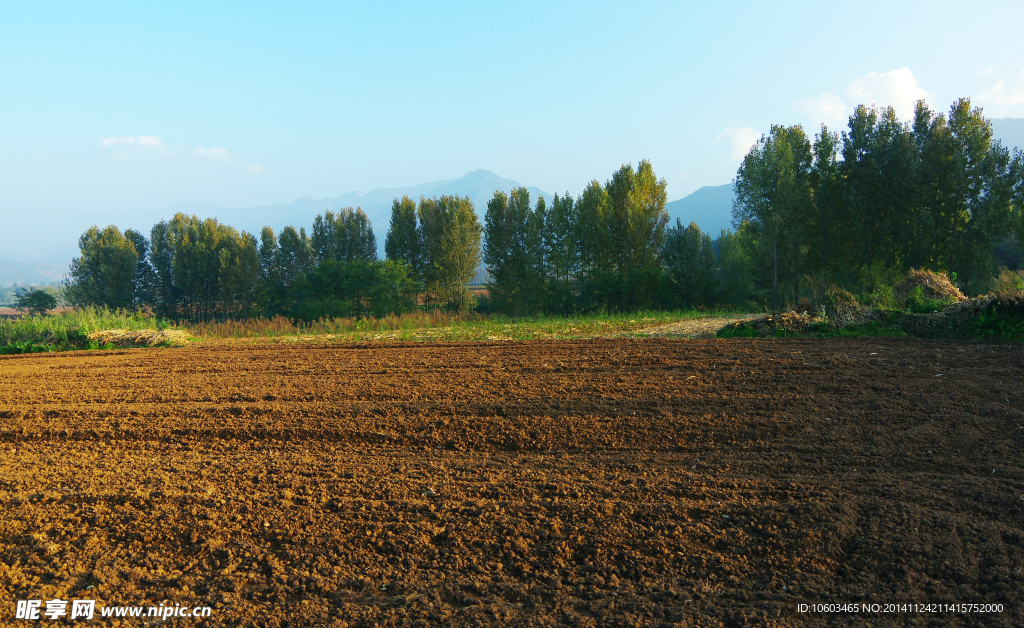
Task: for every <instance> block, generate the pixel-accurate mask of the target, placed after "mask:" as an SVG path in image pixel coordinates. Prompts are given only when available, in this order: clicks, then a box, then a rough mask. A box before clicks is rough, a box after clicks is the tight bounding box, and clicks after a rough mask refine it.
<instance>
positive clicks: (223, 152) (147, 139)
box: [100, 135, 263, 174]
mask: <svg viewBox="0 0 1024 628" xmlns="http://www.w3.org/2000/svg"><path fill="white" fill-rule="evenodd" d="M100 148H103V149H110V148H119V149H120V150H119V151H118V152H117V153H116V155H115V159H118V160H120V159H124V158H126V157H131V156H132V155H133V154H135V155H139V154H141V153H139V151H137V150H136V149H137V148H145V149H150V150H153V151H156V152H158V153H160V154H161V155H172V156H175V157H176V158H187V157H188V156H189V155H191V156H193V157H199V158H201V159H212V160H214V161H218V162H220V163H222V164H225V165H229V166H237V167H240V168H241V169H242V171H243V172H248V173H250V174H263V166H257V165H248V164H245V163H243V162H242V161H241V160H240V159H238V158H237V157H235V156H234V155H232V154H231V153H229V152H228V150H227V149H226V148H219V147H218V148H205V147H203V146H199V147H198V148H194V149H192V151H191V152H189V151H182V150H175V151H170V150H167V149H166V148H164V144H163V142H162V141H161V140H160V138H159V137H157V136H155V135H137V136H130V135H129V136H125V137H107V138H104V139H102V140H100Z"/></svg>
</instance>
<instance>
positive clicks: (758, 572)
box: [0, 339, 1024, 627]
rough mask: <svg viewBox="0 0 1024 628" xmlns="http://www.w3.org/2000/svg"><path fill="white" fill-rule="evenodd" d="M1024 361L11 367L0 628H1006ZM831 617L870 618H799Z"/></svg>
mask: <svg viewBox="0 0 1024 628" xmlns="http://www.w3.org/2000/svg"><path fill="white" fill-rule="evenodd" d="M1022 375H1024V352H1022V351H1021V348H1020V347H1019V346H996V345H984V344H971V343H953V342H926V341H919V340H881V341H879V340H843V341H840V340H817V341H811V340H773V341H719V340H687V341H677V340H665V339H652V340H588V341H564V342H540V341H538V342H518V343H513V342H505V343H493V344H481V343H467V344H461V345H460V344H438V345H423V344H410V345H398V344H374V345H363V346H351V345H348V346H339V345H329V346H328V345H315V344H295V345H276V346H275V345H261V344H253V343H245V344H243V343H229V342H224V343H205V344H203V345H201V346H196V347H189V348H185V349H154V350H123V351H110V352H90V353H85V352H80V353H75V354H63V355H57V354H48V355H29V356H11V357H3V358H0V600H4V601H3V602H2V603H0V624H13V623H15V620H14V613H15V601H16V600H24V599H41V600H43V601H44V605H45V600H48V599H51V598H54V597H60V598H61V599H65V600H66V599H96V600H97V601H98V606H100V607H102V606H105V605H131V604H139V605H149V604H159V603H160V602H165V601H166V602H169V603H170V604H174V603H179V604H183V605H188V606H197V605H205V606H211V607H212V608H213V610H212V615H211V617H209V618H207V619H203V620H193V619H181V620H179V622H178V625H195V626H199V625H252V626H257V625H260V626H305V625H326V626H353V627H354V626H374V625H396V626H472V625H488V626H491V625H513V626H557V625H574V626H715V625H722V626H737V627H740V626H747V625H749V626H831V625H847V624H854V623H858V624H860V625H875V626H905V625H949V626H961V625H979V626H1020V625H1024V579H1022V569H1024V546H1022V543H1024V458H1022V456H1021V453H1020V452H1021V451H1022V445H1024V413H1022V412H1021V408H1024V387H1022V386H1021V385H1020V382H1021V381H1022ZM842 603H847V604H858V605H862V604H879V605H880V610H879V612H872V611H869V612H865V611H863V610H859V611H858V612H856V613H851V612H835V613H824V612H804V613H801V612H800V611H799V608H800V607H799V605H800V604H842ZM896 603H899V604H941V605H943V606H941V607H933V608H929V609H928V610H932V611H935V612H930V613H921V612H914V611H913V609H911V610H909V611H908V610H899V609H897V610H895V611H892V610H891V608H890V609H889V610H890V612H885V610H886V609H887V607H886V606H885V605H886V604H896ZM953 603H958V604H1001V605H1002V611H1001V612H992V613H985V614H983V613H977V612H974V613H963V612H958V611H962V610H964V609H963V608H952V607H947V606H945V605H946V604H953ZM936 609H937V610H936ZM97 615H98V612H97ZM65 619H66V618H65ZM103 621H104V620H101V619H100V618H99V617H98V616H97V618H96V619H95V620H94V621H93V622H87V623H85V624H84V625H102V623H103ZM145 621H146V620H144V619H140V620H123V622H122V625H125V626H135V625H138V626H142V625H145ZM149 621H150V622H151V620H149ZM17 623H19V624H21V622H17ZM22 625H27V624H22Z"/></svg>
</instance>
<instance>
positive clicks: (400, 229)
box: [384, 196, 423, 280]
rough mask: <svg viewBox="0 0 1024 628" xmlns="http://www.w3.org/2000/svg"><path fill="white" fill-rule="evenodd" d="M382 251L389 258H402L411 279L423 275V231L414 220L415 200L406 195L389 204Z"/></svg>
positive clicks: (418, 278)
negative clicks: (386, 228)
mask: <svg viewBox="0 0 1024 628" xmlns="http://www.w3.org/2000/svg"><path fill="white" fill-rule="evenodd" d="M384 253H385V254H386V255H387V258H388V259H390V260H395V261H397V260H403V261H405V263H407V264H408V265H409V268H410V275H411V277H412V278H413V279H416V280H420V279H422V277H423V233H422V231H421V229H420V227H419V225H418V224H417V222H416V202H415V201H413V200H412V199H411V198H409V197H408V196H403V197H402V198H401V199H397V198H396V199H395V200H394V202H393V203H392V204H391V224H390V225H389V227H388V235H387V237H386V238H385V239H384Z"/></svg>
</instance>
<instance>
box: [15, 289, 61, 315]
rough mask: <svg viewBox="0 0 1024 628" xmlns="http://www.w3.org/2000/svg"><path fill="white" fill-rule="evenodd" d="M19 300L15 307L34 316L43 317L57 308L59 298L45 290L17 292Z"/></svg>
mask: <svg viewBox="0 0 1024 628" xmlns="http://www.w3.org/2000/svg"><path fill="white" fill-rule="evenodd" d="M15 294H16V295H17V300H16V301H15V304H14V307H16V308H18V309H19V310H21V311H22V312H26V311H27V312H28V313H29V314H32V315H34V316H43V315H45V314H46V312H47V311H48V310H52V309H53V308H55V307H57V297H55V296H53V295H52V294H50V293H49V292H46V291H45V290H15Z"/></svg>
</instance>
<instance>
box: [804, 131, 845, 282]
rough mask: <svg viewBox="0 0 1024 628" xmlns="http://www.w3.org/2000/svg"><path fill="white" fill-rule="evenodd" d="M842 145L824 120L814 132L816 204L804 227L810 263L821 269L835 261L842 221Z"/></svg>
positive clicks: (812, 189)
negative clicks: (817, 130)
mask: <svg viewBox="0 0 1024 628" xmlns="http://www.w3.org/2000/svg"><path fill="white" fill-rule="evenodd" d="M839 148H840V142H839V134H838V133H833V132H830V131H829V130H828V127H827V126H825V125H824V124H822V125H821V132H820V133H818V134H817V135H815V136H814V149H813V150H814V162H813V165H812V166H811V172H810V185H811V196H812V202H813V205H812V214H811V215H809V216H808V217H807V219H806V220H807V224H806V228H805V229H804V233H805V234H806V236H807V243H808V246H809V247H810V250H811V251H812V258H811V260H810V262H809V265H810V266H811V268H812V269H813V270H818V271H821V272H828V271H829V270H830V269H831V268H832V266H833V264H834V263H835V257H836V256H835V253H834V249H835V242H836V240H837V238H836V235H835V234H836V232H837V228H838V227H839V226H840V224H841V223H840V217H841V215H842V200H843V177H842V168H841V164H840V162H839Z"/></svg>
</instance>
